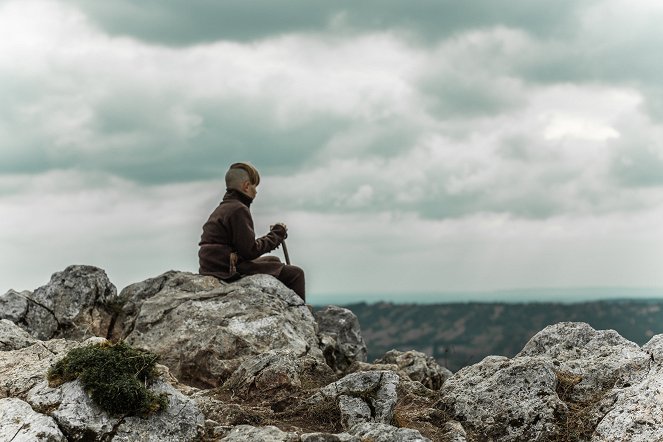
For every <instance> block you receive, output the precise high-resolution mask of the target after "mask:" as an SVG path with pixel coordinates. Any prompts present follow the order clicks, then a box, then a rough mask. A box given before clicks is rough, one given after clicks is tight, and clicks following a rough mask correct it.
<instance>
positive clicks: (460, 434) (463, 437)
mask: <svg viewBox="0 0 663 442" xmlns="http://www.w3.org/2000/svg"><path fill="white" fill-rule="evenodd" d="M442 431H443V432H444V433H445V434H444V439H443V442H467V433H466V432H465V429H464V428H463V426H462V425H461V424H460V422H456V421H449V422H447V423H445V424H444V426H443V427H442Z"/></svg>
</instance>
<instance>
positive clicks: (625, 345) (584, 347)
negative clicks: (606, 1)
mask: <svg viewBox="0 0 663 442" xmlns="http://www.w3.org/2000/svg"><path fill="white" fill-rule="evenodd" d="M521 356H538V357H546V358H547V359H548V360H551V361H552V362H553V364H554V365H555V370H556V371H558V372H562V373H565V374H567V375H568V374H573V375H576V376H579V378H580V379H579V382H577V383H576V384H574V385H573V388H572V389H571V390H570V391H568V392H567V394H566V396H567V399H568V400H572V401H575V402H585V401H590V400H596V396H597V394H600V393H601V392H604V391H609V390H611V389H613V388H621V387H624V386H626V385H631V384H634V383H637V382H639V381H641V380H643V379H644V377H645V376H646V375H647V373H648V371H649V363H650V355H649V354H648V353H647V352H646V351H644V350H641V349H640V347H638V345H636V344H635V343H633V342H631V341H629V340H627V339H625V338H623V337H621V336H620V335H619V334H618V333H617V332H616V331H614V330H594V329H593V328H592V327H591V326H589V325H588V324H585V323H583V322H560V323H558V324H555V325H550V326H548V327H546V328H544V329H543V330H541V331H540V332H539V333H537V334H536V335H534V337H532V339H530V340H529V342H528V343H527V344H526V345H525V347H524V348H523V350H522V351H521V352H520V353H518V355H516V357H517V358H518V357H521Z"/></svg>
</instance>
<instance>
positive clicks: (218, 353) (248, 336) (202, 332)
mask: <svg viewBox="0 0 663 442" xmlns="http://www.w3.org/2000/svg"><path fill="white" fill-rule="evenodd" d="M163 279H164V281H162V282H161V283H158V284H157V283H155V284H154V287H153V288H151V289H150V290H151V291H153V290H154V289H155V288H158V287H159V286H162V288H161V290H159V291H158V292H156V293H155V294H153V295H152V296H149V297H147V295H146V293H147V292H149V291H150V290H145V289H144V288H141V289H140V290H136V288H135V287H134V288H129V289H128V292H129V293H132V292H133V293H134V298H142V299H143V300H142V302H138V303H137V305H135V306H134V307H131V308H132V310H133V311H134V314H135V316H133V317H131V316H126V317H125V318H124V319H123V321H122V322H123V324H122V325H121V327H122V329H123V330H131V332H130V333H129V335H128V336H126V341H127V343H129V344H130V345H133V346H136V347H140V348H145V349H147V350H150V351H152V352H154V353H157V354H159V355H161V363H162V364H164V365H166V366H168V367H169V368H170V370H171V371H172V373H173V375H174V376H176V377H177V378H178V379H180V381H182V382H185V383H189V384H191V385H194V386H197V387H216V386H219V385H221V384H223V382H225V381H226V380H227V379H228V378H229V377H230V376H231V375H232V373H233V372H234V371H235V370H236V369H237V368H238V367H239V366H240V365H241V363H242V362H244V360H245V359H246V358H247V357H249V356H255V355H258V354H261V353H264V352H267V351H269V350H287V351H289V352H291V353H292V354H293V355H295V356H296V357H302V356H306V355H308V356H311V357H313V358H317V359H319V360H320V361H321V362H323V363H324V359H323V356H322V352H321V350H320V349H319V347H318V338H317V335H316V323H315V321H314V319H313V316H312V315H311V312H310V311H309V310H308V308H306V306H305V304H304V302H303V301H302V300H301V298H300V297H299V296H297V295H296V294H295V293H294V292H293V291H292V290H290V289H288V288H287V287H286V286H284V285H283V284H282V283H281V282H280V281H278V280H277V279H276V278H273V277H271V276H268V275H254V276H249V277H246V278H243V279H241V280H239V281H237V282H235V283H233V284H223V283H220V282H219V281H217V280H216V279H215V278H212V277H203V276H200V275H192V274H186V273H171V274H169V275H166V276H164V278H163ZM136 293H140V295H135V294H136ZM122 296H123V295H121V297H122Z"/></svg>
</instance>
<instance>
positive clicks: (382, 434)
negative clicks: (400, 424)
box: [350, 422, 431, 442]
mask: <svg viewBox="0 0 663 442" xmlns="http://www.w3.org/2000/svg"><path fill="white" fill-rule="evenodd" d="M350 433H351V434H353V435H355V436H359V437H360V438H361V440H362V441H363V440H366V441H371V442H431V440H430V439H428V438H426V437H424V436H422V435H421V433H419V432H418V431H417V430H411V429H409V428H396V427H392V426H391V425H387V424H382V423H375V422H364V423H362V424H359V425H356V426H354V427H353V428H352V429H351V430H350Z"/></svg>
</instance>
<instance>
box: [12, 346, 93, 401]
mask: <svg viewBox="0 0 663 442" xmlns="http://www.w3.org/2000/svg"><path fill="white" fill-rule="evenodd" d="M77 345H80V344H79V343H77V342H73V341H65V340H64V339H55V340H51V341H45V342H41V341H38V342H37V343H36V344H33V345H31V346H29V347H25V348H21V349H19V350H13V351H3V352H0V397H18V398H20V399H25V397H26V394H27V393H28V391H30V390H31V389H32V388H33V387H35V386H36V385H37V384H39V383H41V382H43V381H44V379H45V378H46V373H47V372H48V369H49V368H50V367H51V365H52V364H54V363H55V362H57V361H58V360H60V359H61V358H62V357H64V355H65V353H66V352H67V351H69V350H70V349H72V348H74V347H75V346H77Z"/></svg>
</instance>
